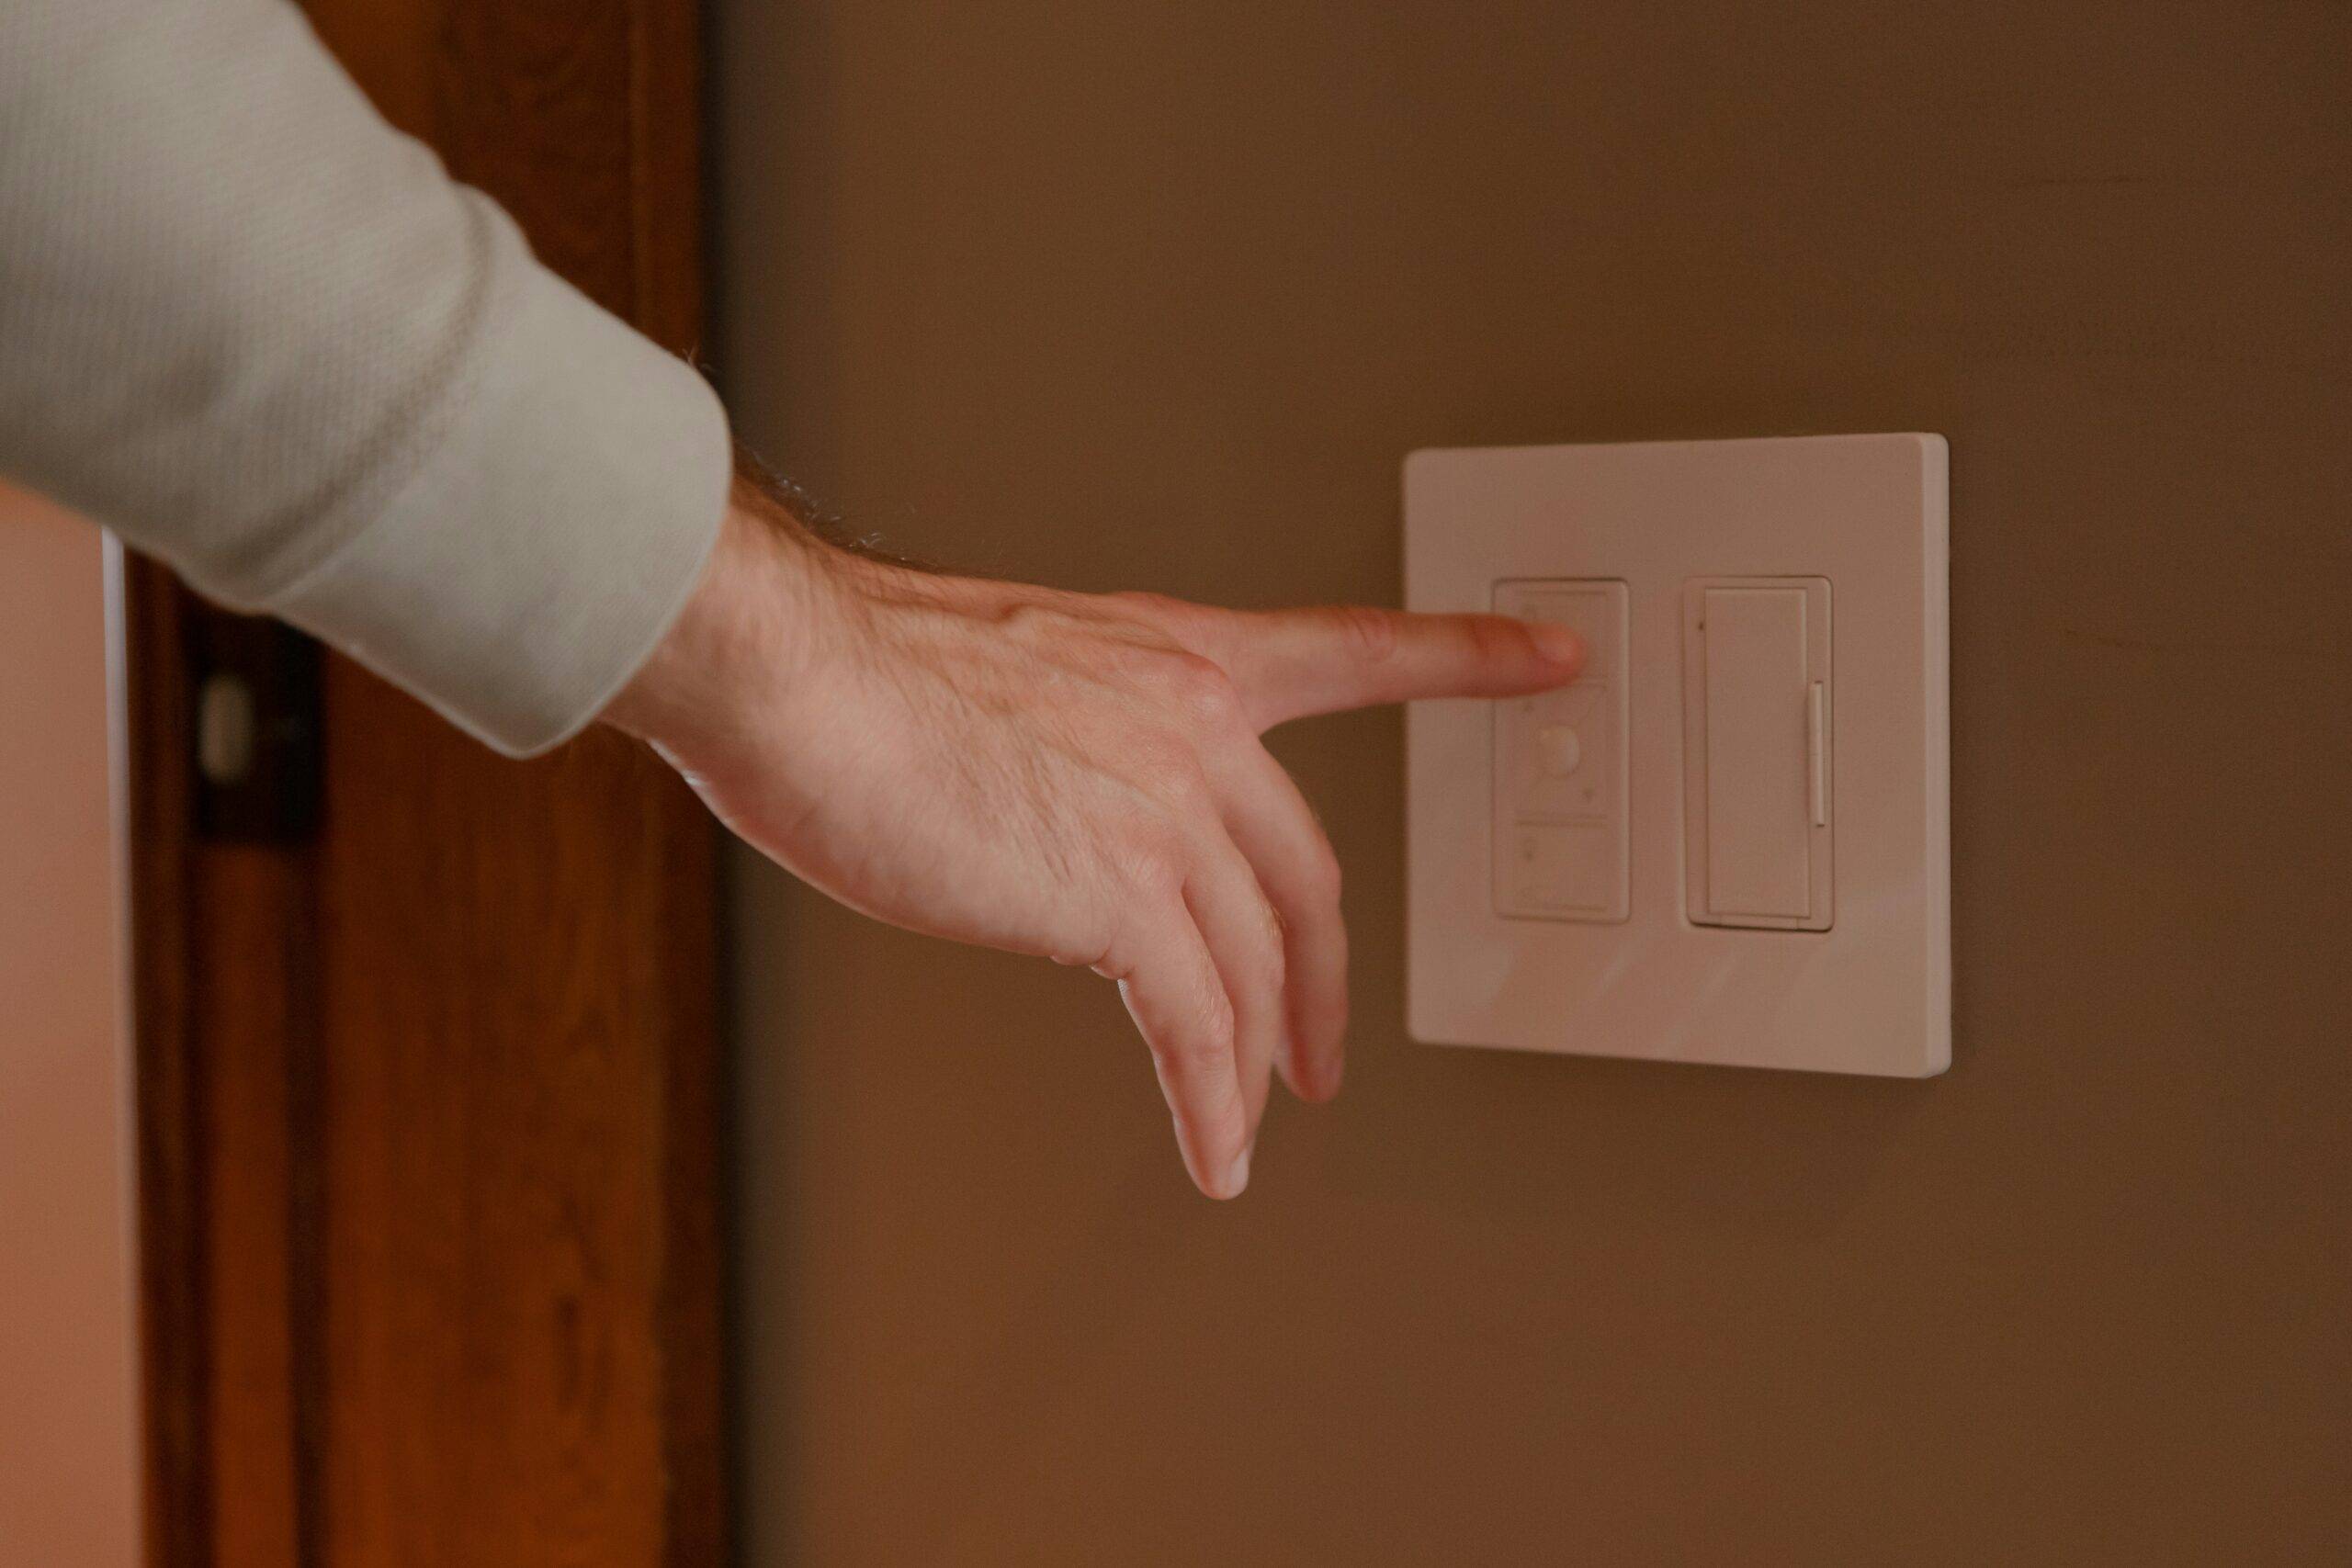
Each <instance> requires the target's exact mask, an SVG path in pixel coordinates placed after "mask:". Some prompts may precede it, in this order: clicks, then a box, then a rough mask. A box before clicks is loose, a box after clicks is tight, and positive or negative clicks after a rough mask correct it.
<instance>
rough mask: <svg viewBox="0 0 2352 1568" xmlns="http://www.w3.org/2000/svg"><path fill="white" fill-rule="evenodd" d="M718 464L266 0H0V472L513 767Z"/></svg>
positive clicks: (622, 647)
mask: <svg viewBox="0 0 2352 1568" xmlns="http://www.w3.org/2000/svg"><path fill="white" fill-rule="evenodd" d="M0 471H5V472H6V473H7V474H9V475H10V476H12V477H14V478H16V479H19V480H21V481H23V482H24V483H26V484H28V485H29V486H31V487H32V488H34V489H37V490H40V491H46V492H47V493H49V494H50V495H52V496H54V497H56V498H57V499H59V500H61V501H63V502H67V503H68V504H70V505H72V506H74V507H76V508H78V509H79V510H81V511H82V512H84V513H86V514H88V515H89V516H91V517H94V518H96V519H97V520H99V521H101V522H104V523H107V524H108V525H111V526H113V527H114V528H115V529H116V530H118V531H119V533H120V534H121V535H122V536H123V537H124V538H125V539H126V540H127V541H129V542H130V544H132V545H134V546H136V547H140V548H141V549H144V550H146V551H149V552H151V553H153V554H154V555H157V556H160V557H162V558H164V559H165V560H167V561H169V562H171V563H172V564H173V566H175V568H177V569H178V570H179V571H180V572H181V573H182V574H183V575H185V576H186V577H187V580H188V581H190V582H191V583H193V584H194V585H195V586H196V587H197V588H198V589H200V590H201V591H203V592H206V593H208V594H209V595H211V596H213V597H215V598H217V599H220V600H221V601H223V602H226V603H228V604H234V605H238V606H241V607H244V608H252V609H262V610H267V611H269V612H271V613H273V614H276V615H282V616H284V617H285V618H287V619H288V620H290V621H293V622H295V623H297V624H299V625H300V626H305V627H307V628H309V629H310V630H311V631H313V632H315V633H317V634H318V635H319V636H320V637H323V638H325V639H326V640H327V641H329V642H331V643H334V645H336V646H338V647H340V648H342V649H345V650H346V651H348V652H350V653H351V654H353V655H354V656H356V657H357V658H358V659H360V660H363V661H364V662H366V663H367V664H368V665H370V666H371V667H373V668H374V669H376V670H377V671H379V672H381V673H382V674H384V675H386V676H388V677H390V679H391V680H393V681H396V682H399V683H400V684H401V685H403V686H405V687H407V688H408V689H409V690H410V691H413V692H414V693H416V694H418V695H419V696H421V697H423V698H424V699H425V700H426V701H428V702H430V703H432V704H433V705H435V707H437V708H439V709H440V710H441V711H442V712H443V713H445V714H447V715H448V716H450V717H451V718H452V719H454V720H456V721H457V722H458V724H460V725H462V726H464V727H465V728H468V729H469V730H471V731H472V732H473V733H475V734H477V735H479V736H481V738H482V739H485V740H487V741H489V742H490V743H491V744H492V745H493V746H496V747H498V748H499V749H500V750H505V751H509V752H513V753H518V754H520V753H526V752H530V751H534V750H541V749H543V748H545V747H548V746H550V745H553V744H555V743H556V742H557V741H559V740H560V739H564V738H565V737H566V736H568V735H570V734H571V732H573V731H574V730H576V729H577V728H580V727H581V726H582V725H584V724H586V723H587V722H588V721H589V720H590V719H591V718H593V717H594V716H595V714H596V713H597V711H598V710H599V709H600V708H601V707H602V706H603V705H604V704H605V700H606V699H607V698H608V697H609V696H610V695H611V694H613V693H614V692H615V691H616V690H617V689H618V687H619V686H620V685H621V684H623V683H624V682H626V681H627V680H628V677H629V676H630V675H631V674H633V673H634V672H635V671H636V669H637V667H638V665H639V663H641V662H642V661H643V660H644V658H645V656H646V654H647V653H649V652H650V650H651V649H652V646H653V644H654V643H655V642H656V641H658V640H659V639H660V637H661V636H662V632H663V631H664V630H665V629H666V628H667V626H668V624H669V622H670V619H671V617H672V616H673V615H674V614H675V612H676V610H677V608H678V607H679V605H680V604H681V603H682V602H683V601H684V597H685V595H686V593H687V592H689V591H690V590H691V589H692V587H693V586H694V582H695V578H696V576H697V574H698V573H699V571H700V570H701V565H702V562H703V560H704V558H705V557H706V555H707V552H708V549H709V547H710V544H711V541H712V540H713V538H714V537H715V536H716V534H717V530H718V518H719V513H720V510H721V507H722V506H723V504H724V500H725V495H726V489H727V482H728V474H729V446H728V434H727V424H726V417H725V415H724V413H723V412H721V411H720V409H719V407H718V400H717V399H716V398H715V397H714V396H713V395H712V393H711V391H710V389H709V388H708V386H707V385H706V384H705V383H704V381H703V379H702V378H701V377H700V376H698V375H697V374H696V373H695V371H694V369H693V368H692V367H689V366H687V365H685V364H684V363H683V362H681V361H680V360H678V359H676V358H673V356H671V355H668V354H665V353H663V352H662V350H661V349H659V348H657V347H655V346H654V345H653V344H650V343H648V342H647V341H645V340H644V339H643V338H640V337H639V336H638V335H637V334H636V333H634V332H632V331H631V330H630V329H629V328H628V327H627V326H625V325H623V324H622V323H621V322H619V321H616V320H615V319H614V318H613V317H611V316H609V315H607V314H606V313H605V311H603V310H599V309H598V308H597V307H596V306H594V305H593V304H591V303H590V302H589V301H588V300H587V299H584V298H582V296H581V295H580V294H579V293H578V292H576V291H575V290H574V289H572V288H571V287H570V286H569V285H567V284H565V283H564V282H563V281H562V280H561V279H560V278H559V277H557V276H555V275H554V274H552V273H550V272H548V270H547V269H546V268H545V267H543V266H541V265H539V264H538V263H537V261H535V260H534V259H533V258H532V256H531V254H530V251H529V248H528V247H527V246H526V244H525V243H524V241H523V239H522V237H521V235H520V234H519V233H518V232H517V231H516V230H515V225H514V223H513V222H512V221H511V220H509V219H508V218H507V217H506V215H505V214H504V213H503V212H502V211H500V210H499V209H498V208H497V207H495V206H494V205H492V203H491V202H490V201H489V200H488V199H487V198H485V197H483V196H481V193H479V192H477V191H473V190H469V189H468V188H466V187H465V186H459V185H457V184H455V183H454V182H452V181H451V180H450V179H449V178H448V177H447V175H446V174H444V173H443V171H442V169H441V166H440V164H439V163H438V162H437V161H436V160H435V158H434V156H433V155H432V153H430V152H427V151H426V150H425V149H424V147H422V146H421V145H419V144H418V143H417V142H415V141H412V140H411V139H409V138H407V137H405V136H402V135H401V134H400V133H399V132H397V131H395V130H392V129H391V128H390V127H389V126H388V125H386V124H385V123H384V121H383V120H382V119H381V118H379V116H378V115H377V114H376V112H375V110H374V109H373V108H371V107H369V106H368V102H367V100H366V99H365V98H364V97H362V96H361V95H360V94H359V92H358V90H357V89H356V87H354V86H353V85H352V84H351V82H350V81H349V79H348V78H346V77H345V75H344V74H343V73H342V72H341V71H340V70H339V69H338V68H337V67H336V66H335V64H334V62H333V61H332V60H330V59H329V58H328V56H327V54H326V52H325V51H324V50H323V49H322V47H321V46H320V44H319V43H318V41H317V39H315V38H314V37H313V36H312V34H311V31H310V28H309V27H308V25H307V24H306V23H305V22H304V21H303V19H302V17H300V14H299V13H298V12H296V11H295V10H294V8H293V7H292V6H290V5H288V4H286V3H284V0H0Z"/></svg>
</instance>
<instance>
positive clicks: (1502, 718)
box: [1490, 581, 1628, 921]
mask: <svg viewBox="0 0 2352 1568" xmlns="http://www.w3.org/2000/svg"><path fill="white" fill-rule="evenodd" d="M1494 608H1495V613H1496V614H1497V615H1514V616H1517V617H1519V618H1520V619H1521V620H1532V621H1552V622H1555V623H1557V624H1559V625H1561V626H1571V627H1574V628H1575V629H1576V631H1577V633H1578V634H1579V635H1580V636H1582V637H1583V638H1584V644H1585V663H1584V671H1583V672H1582V673H1581V674H1580V675H1578V676H1577V679H1576V681H1575V682H1572V683H1570V684H1568V685H1566V686H1563V687H1561V688H1560V689H1559V690H1557V691H1553V692H1544V693H1539V694H1536V695H1534V696H1530V697H1514V698H1510V699H1509V700H1507V701H1504V702H1500V703H1498V704H1496V705H1495V736H1494V793H1493V810H1494V816H1493V824H1492V831H1491V836H1490V842H1491V843H1492V845H1493V860H1494V871H1493V874H1494V901H1495V911H1496V913H1498V914H1501V915H1510V916H1516V917H1519V918H1521V919H1547V920H1598V921H1620V920H1623V919H1625V914H1626V885H1627V877H1626V858H1627V850H1626V845H1627V839H1628V835H1627V832H1626V812H1627V791H1626V787H1625V759H1626V746H1625V722H1626V719H1625V715H1626V689H1627V682H1626V675H1627V673H1628V668H1627V663H1626V648H1625V585H1624V584H1623V582H1614V581H1509V582H1498V583H1496V584H1495V585H1494Z"/></svg>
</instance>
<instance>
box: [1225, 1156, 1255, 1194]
mask: <svg viewBox="0 0 2352 1568" xmlns="http://www.w3.org/2000/svg"><path fill="white" fill-rule="evenodd" d="M1257 1146H1258V1145H1255V1144H1250V1145H1246V1146H1245V1147H1244V1148H1243V1149H1242V1151H1241V1152H1240V1153H1239V1154H1238V1155H1237V1156H1234V1160H1233V1163H1232V1165H1230V1166H1228V1167H1227V1168H1226V1172H1225V1195H1226V1196H1227V1197H1228V1198H1238V1197H1240V1196H1241V1194H1242V1191H1243V1190H1245V1189H1246V1188H1248V1187H1249V1185H1250V1155H1251V1153H1253V1152H1254V1151H1255V1150H1256V1148H1257Z"/></svg>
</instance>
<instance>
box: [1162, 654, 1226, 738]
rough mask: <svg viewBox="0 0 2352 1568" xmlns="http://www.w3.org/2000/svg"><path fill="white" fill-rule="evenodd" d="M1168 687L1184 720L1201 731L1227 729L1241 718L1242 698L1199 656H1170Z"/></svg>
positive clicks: (1224, 676)
mask: <svg viewBox="0 0 2352 1568" xmlns="http://www.w3.org/2000/svg"><path fill="white" fill-rule="evenodd" d="M1168 685H1169V690H1170V694H1171V695H1172V696H1173V697H1174V699H1175V702H1176V705H1177V706H1178V708H1179V709H1180V710H1182V713H1183V715H1184V716H1185V718H1186V719H1187V720H1188V721H1190V722H1191V723H1193V724H1194V725H1196V726H1199V727H1200V728H1205V729H1211V730H1223V729H1227V728H1231V727H1232V726H1233V725H1234V724H1235V723H1237V722H1238V720H1239V719H1240V717H1241V694H1240V693H1238V692H1237V691H1235V690H1234V688H1233V682H1232V681H1231V680H1230V679H1229V678H1227V675H1226V672H1225V671H1223V670H1222V669H1220V668H1218V667H1217V665H1216V663H1215V662H1214V661H1213V660H1206V659H1204V658H1202V657H1201V656H1200V655H1199V654H1197V653H1177V654H1172V655H1170V659H1169V671H1168Z"/></svg>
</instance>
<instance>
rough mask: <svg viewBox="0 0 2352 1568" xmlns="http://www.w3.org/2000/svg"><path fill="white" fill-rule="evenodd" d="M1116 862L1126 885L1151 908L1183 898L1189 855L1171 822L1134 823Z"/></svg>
mask: <svg viewBox="0 0 2352 1568" xmlns="http://www.w3.org/2000/svg"><path fill="white" fill-rule="evenodd" d="M1119 859H1120V861H1121V863H1122V867H1121V869H1122V870H1123V872H1124V873H1125V880H1126V882H1127V884H1128V886H1130V887H1132V888H1133V889H1134V891H1135V892H1136V894H1137V895H1138V896H1140V897H1143V898H1145V899H1147V900H1149V901H1150V902H1151V904H1152V905H1153V906H1154V907H1157V906H1159V905H1160V904H1162V903H1165V902H1167V901H1169V900H1171V899H1176V898H1181V897H1182V896H1183V891H1184V883H1185V880H1186V878H1187V876H1188V875H1189V874H1190V873H1191V870H1192V866H1191V856H1190V854H1189V852H1187V850H1186V847H1185V843H1184V836H1183V834H1182V833H1181V832H1179V831H1178V830H1177V829H1176V827H1175V825H1174V824H1173V823H1172V822H1168V821H1164V820H1159V819H1146V820H1144V821H1141V822H1139V823H1137V824H1136V826H1135V827H1133V828H1131V829H1128V831H1127V834H1126V840H1125V844H1124V845H1123V846H1122V848H1121V850H1120V852H1119Z"/></svg>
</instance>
